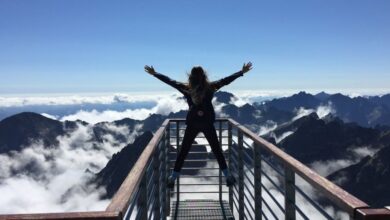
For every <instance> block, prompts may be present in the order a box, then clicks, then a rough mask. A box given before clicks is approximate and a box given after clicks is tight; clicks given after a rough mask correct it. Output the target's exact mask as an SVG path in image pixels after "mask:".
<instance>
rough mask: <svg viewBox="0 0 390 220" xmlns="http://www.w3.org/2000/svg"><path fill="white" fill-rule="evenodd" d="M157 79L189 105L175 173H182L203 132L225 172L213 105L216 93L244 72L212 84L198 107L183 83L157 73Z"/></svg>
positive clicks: (224, 162) (225, 166)
mask: <svg viewBox="0 0 390 220" xmlns="http://www.w3.org/2000/svg"><path fill="white" fill-rule="evenodd" d="M153 75H154V76H155V77H157V78H158V79H160V80H161V81H163V82H165V83H167V84H169V85H171V86H172V87H174V88H176V89H177V90H179V92H181V93H182V94H183V95H184V97H185V98H186V100H187V103H188V107H189V110H188V113H187V116H186V124H187V128H186V130H185V133H184V137H183V142H182V144H181V148H180V152H179V154H178V156H177V159H176V163H175V167H174V171H176V172H180V170H181V167H182V166H183V163H184V159H185V158H186V156H187V154H188V152H189V151H190V148H191V145H192V143H193V142H194V139H195V137H196V136H197V134H198V133H199V132H203V133H204V135H205V137H206V139H207V141H208V142H209V144H210V147H211V149H212V151H213V153H214V154H215V157H216V158H217V160H218V164H219V167H220V168H221V169H222V170H224V169H226V168H227V165H226V161H225V157H224V156H223V154H222V149H221V147H220V145H219V141H218V137H217V132H216V130H215V127H214V121H215V111H214V107H213V104H212V99H213V96H214V92H216V91H217V90H219V89H220V88H221V87H223V86H225V85H228V84H229V83H231V82H232V81H234V80H235V79H237V78H238V77H240V76H243V72H242V71H239V72H236V73H234V74H232V75H230V76H228V77H225V78H223V79H220V80H218V81H214V82H211V83H210V89H208V90H207V91H206V93H205V95H204V97H203V100H202V103H200V104H199V105H196V104H195V103H194V102H193V101H192V98H191V95H190V91H189V90H190V89H189V87H188V86H187V85H186V84H184V83H181V82H177V81H175V80H172V79H170V78H169V77H167V76H165V75H163V74H160V73H155V74H153ZM198 111H202V112H203V115H199V114H198Z"/></svg>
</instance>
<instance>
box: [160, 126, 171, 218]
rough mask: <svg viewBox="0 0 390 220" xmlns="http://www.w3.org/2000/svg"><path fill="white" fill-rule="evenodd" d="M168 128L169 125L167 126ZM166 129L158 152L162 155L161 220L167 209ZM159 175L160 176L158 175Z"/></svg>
mask: <svg viewBox="0 0 390 220" xmlns="http://www.w3.org/2000/svg"><path fill="white" fill-rule="evenodd" d="M167 126H169V123H168V125H167ZM167 128H169V127H165V131H164V134H163V139H162V144H161V148H160V151H159V152H161V155H162V158H161V161H162V166H161V171H160V172H161V178H160V179H159V184H160V189H161V193H160V198H161V204H160V209H161V216H160V217H161V219H165V217H166V216H167V213H166V207H167V187H166V182H165V180H166V176H167V174H166V172H167V170H166V151H165V150H166V148H167V140H166V138H167ZM159 175H160V174H159ZM160 198H159V199H160Z"/></svg>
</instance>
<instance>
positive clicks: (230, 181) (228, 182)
mask: <svg viewBox="0 0 390 220" xmlns="http://www.w3.org/2000/svg"><path fill="white" fill-rule="evenodd" d="M235 183H236V179H235V178H234V176H232V175H229V176H227V177H226V186H227V187H231V186H233V185H234V184H235Z"/></svg>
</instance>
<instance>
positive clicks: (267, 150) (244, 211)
mask: <svg viewBox="0 0 390 220" xmlns="http://www.w3.org/2000/svg"><path fill="white" fill-rule="evenodd" d="M215 125H216V129H217V131H218V136H219V139H220V143H221V147H222V148H223V149H224V150H225V151H224V152H225V156H226V159H227V161H228V164H229V167H230V170H231V173H232V174H233V175H234V176H235V178H236V180H237V183H236V184H235V185H234V186H233V187H230V188H228V187H226V186H225V182H224V181H225V180H224V177H223V176H222V175H221V172H220V170H219V168H218V165H217V163H216V160H215V158H214V157H213V154H212V153H210V152H208V151H207V150H205V149H204V147H203V148H202V146H204V145H206V146H207V145H208V143H207V141H206V140H205V138H204V137H203V136H202V135H203V134H202V135H198V137H197V139H196V141H197V142H198V143H197V144H194V145H193V149H192V150H191V151H190V153H189V156H188V157H187V160H186V162H185V163H184V167H183V170H182V175H181V176H180V177H179V178H178V179H177V182H176V185H175V188H174V190H169V189H167V188H166V179H167V177H168V175H169V173H170V170H171V169H172V167H173V163H174V161H175V159H176V154H177V152H178V150H179V149H178V148H180V143H181V139H182V137H183V134H184V130H185V123H184V119H181V118H179V119H167V120H165V121H164V123H163V124H162V125H161V127H160V128H159V129H158V130H157V131H156V133H155V134H154V137H153V138H152V140H151V141H150V142H149V144H148V145H147V146H146V148H145V150H144V151H143V153H142V154H141V156H140V157H139V159H138V161H137V162H136V164H135V165H134V167H133V168H132V170H131V171H130V173H129V174H128V176H127V177H126V179H125V181H124V182H123V183H122V185H121V187H120V189H119V190H118V192H117V193H116V194H115V196H114V197H113V199H112V201H111V203H110V204H109V205H108V207H107V208H106V210H105V211H97V212H73V213H42V214H20V215H0V219H142V220H146V219H237V220H243V219H256V220H257V219H265V220H268V219H285V220H295V219H315V220H317V219H356V220H360V219H362V220H363V219H364V220H381V219H383V220H385V219H390V210H389V209H387V208H371V207H370V206H369V205H367V204H366V203H364V202H363V201H361V200H359V199H358V198H356V197H354V196H352V195H350V194H349V193H347V192H346V191H344V190H343V189H341V188H339V187H338V186H336V185H335V184H333V183H332V182H330V181H328V180H327V179H326V178H324V177H322V176H320V175H318V174H317V173H315V172H314V171H313V170H311V169H310V168H308V167H307V166H305V165H303V164H302V163H300V162H299V161H297V160H296V159H294V158H293V157H291V156H289V155H288V154H286V153H285V152H283V151H282V150H280V149H279V148H278V147H276V146H274V145H273V144H271V143H269V142H267V141H265V140H264V139H262V138H260V137H258V135H256V134H255V133H253V132H252V131H250V130H249V129H247V128H246V127H244V126H242V125H240V124H239V123H237V122H236V121H234V120H232V119H230V118H220V119H217V121H216V123H215Z"/></svg>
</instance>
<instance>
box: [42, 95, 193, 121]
mask: <svg viewBox="0 0 390 220" xmlns="http://www.w3.org/2000/svg"><path fill="white" fill-rule="evenodd" d="M155 101H156V105H155V106H154V107H152V108H137V109H126V110H124V111H116V110H105V111H98V110H95V109H94V110H91V111H85V110H79V111H78V112H76V113H74V114H70V115H66V116H63V117H61V118H58V117H55V116H50V115H49V117H51V118H57V119H59V120H61V121H65V120H69V121H75V120H82V121H86V122H88V123H91V124H95V123H98V122H104V121H106V122H112V121H115V120H120V119H123V118H132V119H138V120H144V119H145V118H147V117H148V116H149V115H150V114H161V115H168V114H169V113H171V112H174V113H175V112H178V111H180V110H185V109H188V105H187V103H186V102H185V101H184V100H183V99H178V97H177V96H164V97H163V96H161V97H159V98H157V99H156V100H155ZM45 115H46V116H47V114H45Z"/></svg>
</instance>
